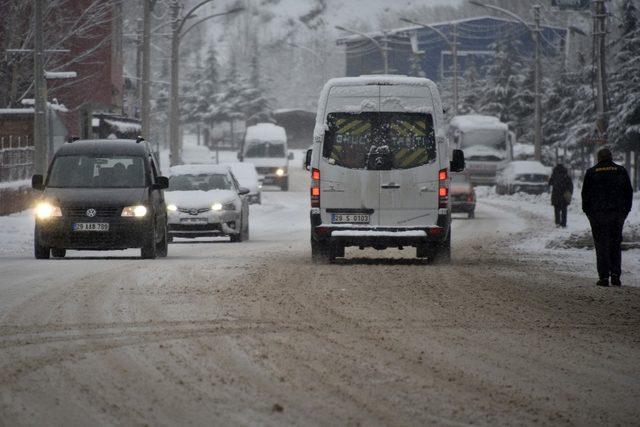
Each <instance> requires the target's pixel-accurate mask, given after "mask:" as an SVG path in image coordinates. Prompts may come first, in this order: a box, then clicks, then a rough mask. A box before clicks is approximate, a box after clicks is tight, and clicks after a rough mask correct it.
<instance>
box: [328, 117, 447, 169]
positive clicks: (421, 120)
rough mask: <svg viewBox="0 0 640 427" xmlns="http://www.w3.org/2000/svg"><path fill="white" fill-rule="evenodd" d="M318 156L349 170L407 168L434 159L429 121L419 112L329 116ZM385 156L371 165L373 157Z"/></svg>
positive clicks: (432, 134) (433, 135) (433, 138)
mask: <svg viewBox="0 0 640 427" xmlns="http://www.w3.org/2000/svg"><path fill="white" fill-rule="evenodd" d="M327 126H328V130H327V131H326V132H325V139H324V145H323V147H322V156H323V157H324V158H326V159H327V160H329V162H331V163H333V164H335V165H338V166H342V167H346V168H351V169H410V168H415V167H418V166H422V165H425V164H428V163H431V162H432V161H434V160H435V158H436V139H435V132H434V130H433V118H432V116H431V115H430V114H423V113H398V112H380V113H377V112H362V113H330V114H329V115H328V116H327ZM374 156H375V157H377V158H380V157H385V161H383V162H378V164H375V163H374V161H373V160H374V159H373V157H374Z"/></svg>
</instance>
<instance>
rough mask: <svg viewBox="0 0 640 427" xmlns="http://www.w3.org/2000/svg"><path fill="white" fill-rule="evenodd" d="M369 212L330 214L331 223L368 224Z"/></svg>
mask: <svg viewBox="0 0 640 427" xmlns="http://www.w3.org/2000/svg"><path fill="white" fill-rule="evenodd" d="M369 220H370V218H369V214H359V213H353V214H339V213H334V214H331V223H333V224H369Z"/></svg>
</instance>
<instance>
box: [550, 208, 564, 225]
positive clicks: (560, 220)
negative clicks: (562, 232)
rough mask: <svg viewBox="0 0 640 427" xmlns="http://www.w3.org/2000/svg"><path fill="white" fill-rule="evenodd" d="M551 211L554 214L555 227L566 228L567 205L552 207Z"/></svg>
mask: <svg viewBox="0 0 640 427" xmlns="http://www.w3.org/2000/svg"><path fill="white" fill-rule="evenodd" d="M553 210H554V211H555V214H556V225H560V226H562V227H566V226H567V205H554V206H553Z"/></svg>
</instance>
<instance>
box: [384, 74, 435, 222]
mask: <svg viewBox="0 0 640 427" xmlns="http://www.w3.org/2000/svg"><path fill="white" fill-rule="evenodd" d="M380 110H381V111H380V123H381V126H382V128H383V132H384V137H385V140H386V144H387V145H388V147H389V150H390V156H391V162H389V163H390V164H389V165H388V167H387V168H385V170H381V171H380V207H379V210H380V225H381V226H387V227H411V226H425V225H434V224H436V222H437V219H438V184H439V182H438V172H439V162H438V159H437V155H438V152H437V148H438V147H437V145H436V137H435V126H434V118H433V110H434V109H433V99H432V97H431V94H430V92H429V89H428V88H427V87H413V86H400V85H393V86H381V89H380Z"/></svg>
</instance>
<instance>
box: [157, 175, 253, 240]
mask: <svg viewBox="0 0 640 427" xmlns="http://www.w3.org/2000/svg"><path fill="white" fill-rule="evenodd" d="M247 194H249V190H248V189H247V188H244V187H241V186H240V184H239V183H238V181H237V179H236V178H235V176H234V175H233V173H232V172H231V170H230V169H229V167H226V166H220V165H208V164H206V165H180V166H173V167H172V168H171V170H170V174H169V188H168V189H167V190H165V193H164V195H165V199H166V204H167V210H168V218H169V221H168V227H169V239H170V241H172V240H173V238H174V237H182V238H194V237H206V236H214V237H215V236H229V237H230V238H231V241H232V242H241V241H243V240H248V239H249V203H248V200H247V197H246V195H247Z"/></svg>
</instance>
